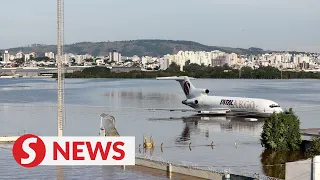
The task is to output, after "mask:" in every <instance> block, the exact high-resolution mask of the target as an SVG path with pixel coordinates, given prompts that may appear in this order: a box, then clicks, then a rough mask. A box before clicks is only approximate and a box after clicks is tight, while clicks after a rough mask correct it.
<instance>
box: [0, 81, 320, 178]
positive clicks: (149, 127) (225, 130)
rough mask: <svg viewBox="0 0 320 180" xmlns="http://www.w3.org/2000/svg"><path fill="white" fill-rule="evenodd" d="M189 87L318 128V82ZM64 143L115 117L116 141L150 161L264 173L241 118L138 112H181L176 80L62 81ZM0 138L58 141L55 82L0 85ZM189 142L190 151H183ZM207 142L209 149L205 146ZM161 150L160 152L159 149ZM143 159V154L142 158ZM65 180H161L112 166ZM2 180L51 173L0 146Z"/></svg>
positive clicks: (256, 128) (68, 173)
mask: <svg viewBox="0 0 320 180" xmlns="http://www.w3.org/2000/svg"><path fill="white" fill-rule="evenodd" d="M192 83H193V84H194V86H196V87H199V88H206V89H209V90H210V94H211V95H225V96H241V97H257V98H258V97H259V98H267V99H271V100H274V101H276V102H278V103H279V104H280V105H281V106H282V107H283V108H289V107H292V108H293V110H294V111H295V112H296V114H297V115H298V116H299V117H300V120H301V128H314V127H320V123H319V121H318V118H317V117H319V115H320V111H319V109H320V107H319V105H320V96H319V95H318V94H319V88H320V83H319V81H318V80H219V79H197V80H193V81H192ZM65 86H66V97H65V104H66V113H65V115H66V122H65V128H64V135H65V136H71V135H72V136H96V135H98V133H99V125H100V114H102V113H106V114H110V115H112V116H114V117H115V118H116V126H117V129H118V131H119V133H120V135H124V136H135V137H136V147H137V148H136V153H140V152H139V148H138V146H139V144H141V143H142V140H143V136H144V135H146V136H147V137H148V138H149V137H150V136H151V135H152V136H153V137H154V140H155V143H156V144H158V146H157V147H156V148H155V150H154V151H153V152H149V151H148V152H147V154H150V153H152V156H156V157H161V158H163V159H166V160H170V161H173V162H179V163H185V164H187V163H188V164H191V163H192V164H200V165H207V166H212V167H216V168H217V169H226V170H227V169H228V170H229V169H231V171H237V172H251V173H260V174H263V173H264V170H263V167H262V166H261V158H260V156H261V155H262V153H263V149H262V147H261V145H260V141H259V138H260V133H261V131H262V129H261V127H262V125H263V122H261V121H258V122H245V121H244V120H243V119H241V118H229V117H228V118H226V117H199V116H194V115H193V114H192V113H190V112H166V111H147V110H145V108H186V107H185V106H184V105H183V104H181V101H182V100H184V99H185V96H184V94H183V91H182V89H181V87H180V85H179V84H178V83H177V82H176V81H157V80H153V79H148V80H145V79H143V80H142V79H67V80H66V85H65ZM0 102H1V104H0V134H1V135H15V134H18V133H24V131H26V132H27V133H33V134H37V135H39V136H54V135H56V134H57V107H56V104H57V84H56V81H55V79H0ZM190 142H191V148H189V144H190ZM212 142H213V144H214V145H215V146H214V147H213V148H211V147H210V146H203V145H209V144H211V143H212ZM161 143H163V148H162V149H161V148H160V146H159V145H160V144H161ZM141 153H143V152H141ZM62 174H63V178H64V179H166V177H165V176H160V175H158V174H156V173H148V172H147V171H137V170H132V169H127V170H123V169H121V168H117V167H100V166H99V167H97V166H92V167H81V166H76V167H63V173H62ZM0 176H1V179H56V178H57V168H56V167H43V166H41V167H37V168H33V169H25V168H22V167H20V166H19V165H18V164H17V163H16V162H15V161H14V159H13V157H12V153H11V149H10V146H9V147H8V146H7V145H1V146H0Z"/></svg>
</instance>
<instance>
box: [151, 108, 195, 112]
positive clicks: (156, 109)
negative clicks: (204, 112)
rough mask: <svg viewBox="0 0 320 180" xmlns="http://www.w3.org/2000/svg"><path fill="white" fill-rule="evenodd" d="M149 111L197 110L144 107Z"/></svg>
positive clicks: (192, 110) (190, 110) (189, 110)
mask: <svg viewBox="0 0 320 180" xmlns="http://www.w3.org/2000/svg"><path fill="white" fill-rule="evenodd" d="M146 110H149V111H180V112H198V111H197V110H195V109H169V108H154V109H150V108H149V109H146Z"/></svg>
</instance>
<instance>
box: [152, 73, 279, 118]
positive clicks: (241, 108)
mask: <svg viewBox="0 0 320 180" xmlns="http://www.w3.org/2000/svg"><path fill="white" fill-rule="evenodd" d="M156 79H157V80H176V81H178V82H179V83H180V85H181V88H182V90H183V91H184V94H185V95H186V98H187V99H186V100H184V101H182V104H184V105H187V106H189V107H191V108H193V109H152V110H170V111H182V112H186V111H191V112H197V113H198V114H206V115H235V116H249V117H269V116H270V115H272V114H273V113H274V112H275V113H279V112H282V111H283V110H282V108H281V107H280V106H279V104H278V103H276V102H274V101H271V100H267V99H259V98H242V97H226V96H209V95H208V94H209V92H210V91H209V90H208V89H198V88H195V87H194V86H193V85H192V83H191V81H190V79H195V78H192V77H190V78H189V77H188V76H173V77H158V78H156Z"/></svg>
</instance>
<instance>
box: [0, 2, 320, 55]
mask: <svg viewBox="0 0 320 180" xmlns="http://www.w3.org/2000/svg"><path fill="white" fill-rule="evenodd" d="M17 4H19V6H17ZM319 5H320V2H319V1H314V0H312V1H308V2H301V1H297V0H291V1H289V0H282V1H281V2H276V1H275V0H271V1H268V2H256V1H254V0H243V1H241V2H238V1H235V0H230V1H227V2H225V1H222V0H211V1H204V0H201V1H199V0H198V1H195V0H189V1H188V2H185V1H181V0H175V1H168V0H164V1H161V2H150V1H146V0H139V1H134V2H131V1H124V0H119V1H115V2H113V1H110V2H105V1H100V0H91V1H75V0H68V1H65V44H72V43H76V42H83V41H86V42H100V41H122V40H135V39H168V40H169V39H170V40H188V41H189V40H190V41H194V42H199V43H201V44H204V45H210V46H225V47H233V48H237V47H239V48H249V47H258V48H262V49H265V50H275V51H276V50H290V51H305V52H320V36H319V35H318V34H317V31H318V29H320V23H319V22H320V12H319V11H317V7H319ZM2 7H6V8H2V11H0V16H1V17H10V18H1V19H0V23H1V25H2V33H1V34H0V49H9V48H14V47H20V46H27V45H31V44H52V45H54V44H56V0H52V1H41V0H32V1H21V0H10V1H6V3H4V4H3V6H2ZM35 7H36V8H35ZM31 10H32V11H31ZM10 12H14V13H10ZM17 12H20V13H17ZM191 12H193V13H191ZM217 27H218V28H217Z"/></svg>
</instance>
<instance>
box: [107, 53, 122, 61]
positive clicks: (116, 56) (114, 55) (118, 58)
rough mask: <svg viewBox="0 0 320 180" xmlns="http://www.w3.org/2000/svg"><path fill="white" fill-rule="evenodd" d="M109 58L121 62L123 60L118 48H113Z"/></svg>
mask: <svg viewBox="0 0 320 180" xmlns="http://www.w3.org/2000/svg"><path fill="white" fill-rule="evenodd" d="M109 60H110V61H114V62H120V61H121V54H120V53H119V52H117V50H113V51H112V52H110V53H109Z"/></svg>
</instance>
